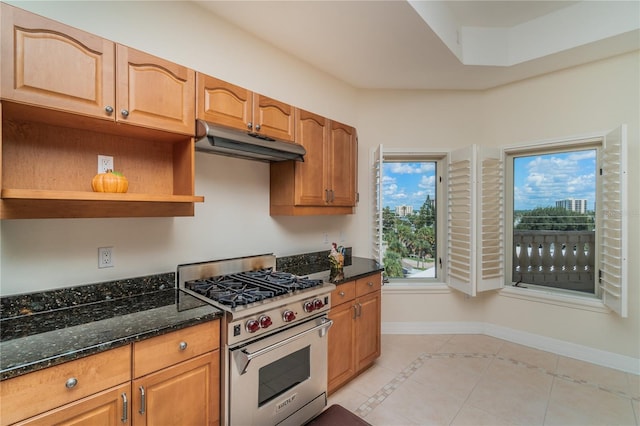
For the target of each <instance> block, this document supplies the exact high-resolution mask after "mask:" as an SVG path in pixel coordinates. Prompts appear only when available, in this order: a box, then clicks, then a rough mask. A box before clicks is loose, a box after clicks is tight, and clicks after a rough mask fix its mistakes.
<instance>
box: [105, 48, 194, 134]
mask: <svg viewBox="0 0 640 426" xmlns="http://www.w3.org/2000/svg"><path fill="white" fill-rule="evenodd" d="M116 70H117V73H116V77H117V78H116V82H117V87H116V101H117V105H118V107H117V111H116V114H115V116H116V120H117V121H121V122H126V123H130V124H136V125H138V126H145V127H151V128H154V129H161V130H167V131H170V132H176V133H184V134H187V135H193V134H194V132H195V94H196V74H195V71H193V70H192V69H189V68H186V67H183V66H181V65H176V64H174V63H172V62H169V61H165V60H164V59H160V58H157V57H155V56H152V55H149V54H147V53H144V52H140V51H138V50H135V49H131V48H129V47H126V46H122V45H120V44H119V45H117V55H116Z"/></svg>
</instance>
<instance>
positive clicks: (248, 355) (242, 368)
mask: <svg viewBox="0 0 640 426" xmlns="http://www.w3.org/2000/svg"><path fill="white" fill-rule="evenodd" d="M321 321H322V323H321V324H320V325H316V326H315V327H313V328H310V329H308V330H305V331H303V332H302V333H298V334H296V335H294V336H291V337H288V338H286V339H284V340H281V341H280V342H278V343H274V344H273V345H270V346H267V347H265V348H262V349H259V350H257V351H255V352H247V350H246V349H242V350H239V351H234V353H233V356H234V358H235V361H236V364H237V365H238V371H239V372H240V375H243V374H244V373H246V372H247V367H248V366H249V362H251V360H252V359H254V358H257V357H259V356H262V355H264V354H266V353H268V352H271V351H273V350H275V349H278V348H281V347H282V346H284V345H287V344H289V343H291V342H292V341H294V340H297V339H299V338H301V337H303V336H305V335H307V334H309V333H313V332H314V331H318V330H320V337H324V336H325V335H326V334H327V330H329V328H330V327H331V326H332V325H333V320H330V319H329V318H322V320H321Z"/></svg>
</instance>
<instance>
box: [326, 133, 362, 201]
mask: <svg viewBox="0 0 640 426" xmlns="http://www.w3.org/2000/svg"><path fill="white" fill-rule="evenodd" d="M357 146H358V143H357V138H356V132H355V129H354V128H353V127H350V126H346V125H344V124H340V123H337V122H335V121H332V122H331V131H330V133H329V143H328V149H327V156H328V163H329V169H328V172H327V176H328V179H329V184H328V187H329V189H331V190H332V191H333V192H332V195H331V203H330V204H331V205H333V206H355V205H356V192H357V188H356V179H357Z"/></svg>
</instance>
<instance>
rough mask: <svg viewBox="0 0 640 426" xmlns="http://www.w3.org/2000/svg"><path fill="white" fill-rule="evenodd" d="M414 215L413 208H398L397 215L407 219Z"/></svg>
mask: <svg viewBox="0 0 640 426" xmlns="http://www.w3.org/2000/svg"><path fill="white" fill-rule="evenodd" d="M410 214H413V206H396V215H397V216H400V217H405V216H408V215H410Z"/></svg>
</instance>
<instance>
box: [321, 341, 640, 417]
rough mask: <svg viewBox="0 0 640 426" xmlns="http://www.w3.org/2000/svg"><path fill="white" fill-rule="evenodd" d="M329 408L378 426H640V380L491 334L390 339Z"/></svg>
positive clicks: (340, 390) (331, 399)
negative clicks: (338, 407) (339, 407)
mask: <svg viewBox="0 0 640 426" xmlns="http://www.w3.org/2000/svg"><path fill="white" fill-rule="evenodd" d="M328 404H329V405H331V404H341V405H342V406H344V407H345V408H348V409H349V410H351V411H353V412H354V413H356V414H357V415H359V416H360V417H362V418H363V419H365V420H366V421H367V422H369V423H371V424H372V425H374V426H387V425H388V426H403V425H407V426H409V425H453V426H459V425H473V426H480V425H490V426H500V425H562V426H565V425H579V426H583V425H598V426H602V425H620V426H626V425H639V424H640V376H636V375H633V374H627V373H623V372H621V371H618V370H613V369H610V368H605V367H600V366H597V365H594V364H589V363H586V362H582V361H578V360H575V359H572V358H567V357H563V356H559V355H555V354H552V353H549V352H544V351H540V350H536V349H532V348H528V347H526V346H521V345H517V344H514V343H510V342H507V341H504V340H500V339H496V338H493V337H489V336H484V335H469V334H465V335H388V334H385V335H383V336H382V355H381V356H380V358H379V359H378V361H377V362H376V364H375V365H373V366H372V367H371V368H370V369H369V370H367V371H366V372H364V373H363V374H361V375H360V376H359V377H357V378H356V379H355V380H353V381H352V382H350V383H349V384H347V385H346V386H344V387H343V388H341V389H339V390H338V391H336V392H335V393H334V394H333V395H331V396H330V397H329V402H328Z"/></svg>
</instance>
